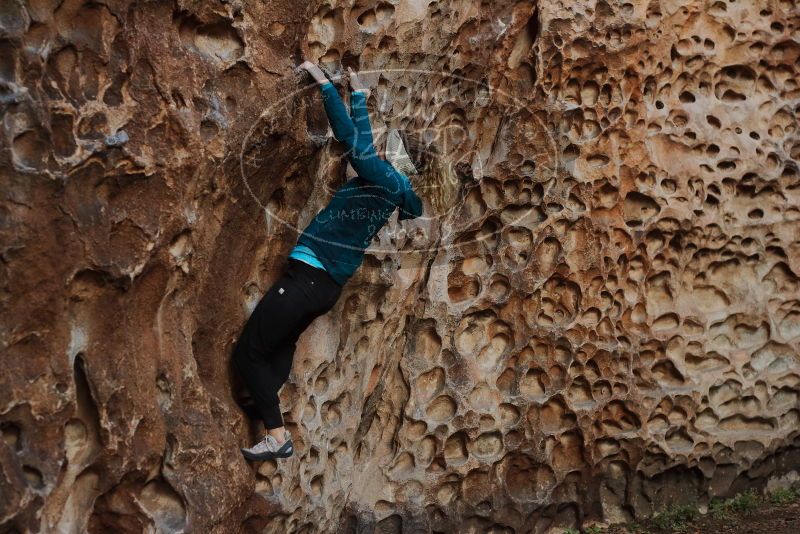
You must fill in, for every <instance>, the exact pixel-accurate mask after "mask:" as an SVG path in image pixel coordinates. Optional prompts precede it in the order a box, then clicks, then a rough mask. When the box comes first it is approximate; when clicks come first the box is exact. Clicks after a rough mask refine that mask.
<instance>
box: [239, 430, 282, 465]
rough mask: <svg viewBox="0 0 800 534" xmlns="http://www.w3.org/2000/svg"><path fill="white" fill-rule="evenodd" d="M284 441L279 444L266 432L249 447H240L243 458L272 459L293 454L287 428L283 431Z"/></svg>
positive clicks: (252, 459) (254, 459)
mask: <svg viewBox="0 0 800 534" xmlns="http://www.w3.org/2000/svg"><path fill="white" fill-rule="evenodd" d="M283 432H284V434H283V436H284V439H285V440H286V441H284V442H283V443H281V444H280V445H279V444H278V442H277V441H276V440H275V438H273V437H272V436H270V435H269V434H267V435H266V436H264V439H262V440H261V441H259V442H258V443H256V444H255V445H253V446H252V447H250V448H249V449H241V451H242V454H243V455H244V457H245V458H247V459H248V460H251V461H262V460H273V459H275V458H288V457H289V456H291V455H292V454H294V445H293V444H292V436H291V434H289V431H288V430H284V431H283Z"/></svg>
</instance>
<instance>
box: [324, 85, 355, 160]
mask: <svg viewBox="0 0 800 534" xmlns="http://www.w3.org/2000/svg"><path fill="white" fill-rule="evenodd" d="M320 89H321V91H322V105H323V107H324V108H325V113H326V114H327V115H328V122H329V123H330V125H331V129H332V130H333V136H334V137H335V138H336V140H337V141H339V142H340V143H343V144H344V145H345V147H347V150H353V149H354V148H355V146H356V127H355V125H354V124H353V121H352V120H350V115H348V114H347V110H346V109H345V107H344V103H343V102H342V98H341V97H340V96H339V91H337V90H336V87H334V86H333V84H332V83H331V82H325V83H323V84H322V85H321V86H320Z"/></svg>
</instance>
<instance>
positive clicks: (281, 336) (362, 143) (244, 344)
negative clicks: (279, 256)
mask: <svg viewBox="0 0 800 534" xmlns="http://www.w3.org/2000/svg"><path fill="white" fill-rule="evenodd" d="M299 68H300V69H301V70H304V71H306V72H308V73H309V74H310V75H311V76H312V77H313V78H314V80H315V82H316V83H317V84H319V87H320V90H321V92H322V102H323V106H324V108H325V112H326V113H327V115H328V121H329V122H330V125H331V128H332V130H333V135H334V137H335V138H336V139H337V140H338V141H339V142H341V143H343V144H344V146H345V148H346V150H347V158H348V161H349V163H350V165H351V167H352V168H353V169H354V170H355V172H356V174H357V176H355V177H353V178H352V179H350V180H347V181H346V182H345V183H344V185H342V186H341V187H340V188H339V189H338V190H337V191H336V192H335V193H334V194H333V197H332V198H331V199H330V201H329V202H328V204H327V206H325V207H324V208H323V209H322V210H321V211H320V212H319V213H317V215H316V217H314V219H313V220H312V221H311V222H310V223H309V224H308V226H307V227H306V228H305V230H303V233H302V234H301V235H300V237H299V238H298V240H297V244H296V246H295V247H294V248H293V249H292V251H291V252H290V254H289V257H288V259H287V264H286V266H285V269H284V272H283V274H282V275H281V277H280V278H278V279H277V281H276V282H275V283H273V284H272V286H271V287H270V288H269V290H267V292H266V293H265V294H264V296H263V297H262V299H261V301H260V302H259V303H258V305H257V306H256V308H255V310H254V311H253V313H252V314H251V316H250V318H249V319H248V320H247V323H246V325H245V327H244V329H243V331H242V333H241V335H240V337H239V339H238V341H237V343H236V347H235V349H234V352H233V361H234V364H235V366H236V368H237V370H238V372H239V374H240V375H241V376H242V378H243V380H244V382H245V384H246V385H247V388H248V390H249V391H250V394H251V395H252V397H253V401H254V404H255V407H256V409H257V411H258V414H259V416H260V418H261V420H262V421H263V423H264V427H265V429H266V433H265V435H264V438H263V439H262V440H260V441H259V442H258V443H256V444H255V445H253V446H252V447H250V448H248V449H245V448H243V449H241V451H242V454H243V455H244V456H245V458H247V459H248V460H267V459H271V458H287V457H289V456H291V455H292V453H293V452H294V451H293V445H292V440H291V435H290V434H289V432H288V430H286V429H285V428H284V423H283V417H282V415H281V410H280V407H279V399H278V391H279V390H280V388H281V386H282V385H283V383H284V382H285V381H286V380H287V378H288V377H289V372H290V370H291V367H292V358H293V354H294V350H295V343H296V341H297V339H298V337H299V336H300V334H301V333H302V332H303V331H304V330H305V329H306V327H308V325H309V324H311V322H312V321H313V320H314V319H315V318H317V317H318V316H320V315H323V314H325V313H326V312H327V311H328V310H330V309H331V308H332V307H333V305H334V304H335V303H336V301H337V299H338V298H339V295H340V293H341V291H342V286H343V285H344V284H345V282H346V281H347V279H348V278H349V277H350V276H352V274H353V272H354V271H355V270H356V269H357V268H358V266H359V265H360V264H361V261H362V259H363V256H364V250H365V249H366V248H367V247H368V246H369V244H370V241H371V240H372V238H373V237H374V236H375V235H376V234H377V233H378V231H379V230H380V229H381V228H382V227H383V226H384V224H385V223H386V221H387V220H388V219H389V217H390V216H391V214H392V213H393V212H394V210H395V208H398V207H399V208H400V212H399V213H398V219H399V220H403V219H412V218H416V217H419V216H420V215H422V202H421V201H420V198H419V197H418V196H417V194H416V193H415V192H414V190H413V189H412V186H411V181H410V179H409V176H412V177H414V176H417V175H421V174H422V173H424V172H425V171H426V169H427V168H428V166H430V165H431V163H432V162H431V161H430V157H429V155H428V153H427V152H426V151H425V150H424V149H423V148H422V147H423V145H422V143H420V142H419V141H418V139H416V138H415V137H414V136H413V135H410V134H406V133H404V132H398V131H397V130H393V131H391V132H390V133H389V135H388V136H387V143H386V148H385V150H384V151H383V154H384V155H385V157H387V158H388V159H389V162H387V161H385V160H384V159H382V158H381V157H379V156H378V154H377V152H376V149H375V146H374V145H373V138H372V130H371V127H370V122H369V115H368V113H367V105H366V102H367V98H368V97H369V94H370V91H369V90H368V89H367V88H366V87H365V86H364V84H363V83H362V82H361V80H360V79H359V78H358V75H357V74H356V73H355V72H353V71H352V69H348V70H349V73H350V85H351V87H352V94H351V97H350V106H351V115H352V117H351V116H348V114H347V110H346V108H345V106H344V104H343V103H342V100H341V98H340V97H339V93H338V91H337V89H336V88H335V87H334V85H333V84H332V83H331V81H330V80H329V79H328V78H327V77H326V76H325V74H324V73H323V71H322V70H321V69H320V68H319V67H317V66H316V65H315V64H313V63H311V62H309V61H305V62H304V63H303V64H302V65H300V67H299ZM403 139H406V140H407V141H408V146H409V147H411V154H409V153H408V152H407V151H406V148H405V144H404V143H403ZM400 171H402V172H400ZM407 175H408V176H407Z"/></svg>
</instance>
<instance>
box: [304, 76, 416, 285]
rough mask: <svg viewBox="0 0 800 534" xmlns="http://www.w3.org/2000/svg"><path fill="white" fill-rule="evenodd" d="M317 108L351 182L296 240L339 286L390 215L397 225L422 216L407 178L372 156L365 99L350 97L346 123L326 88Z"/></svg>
mask: <svg viewBox="0 0 800 534" xmlns="http://www.w3.org/2000/svg"><path fill="white" fill-rule="evenodd" d="M321 90H322V103H323V106H324V107H325V112H326V113H327V114H328V121H329V122H330V125H331V129H332V130H333V136H334V137H335V138H336V140H337V141H340V142H341V143H343V144H344V146H345V149H346V150H347V158H348V160H349V161H350V165H352V167H353V169H354V170H355V171H356V174H357V176H356V177H354V178H352V179H350V180H348V181H347V182H345V183H344V184H343V185H342V186H341V187H340V188H339V189H338V190H337V191H336V192H335V193H334V194H333V197H332V198H331V200H330V201H329V202H328V205H327V206H325V207H324V208H323V209H322V210H320V212H319V213H317V215H316V216H315V217H314V219H313V220H312V221H311V222H310V223H309V224H308V226H306V228H305V229H304V230H303V233H302V234H301V235H300V237H299V238H298V239H297V245H301V246H305V247H308V248H309V249H311V251H313V253H314V255H315V256H316V258H317V259H318V260H319V261H320V263H322V266H323V267H324V268H325V270H326V271H327V272H328V274H330V275H331V277H332V278H333V279H334V280H335V281H336V282H337V283H338V284H339V285H344V284H345V282H347V279H348V278H350V277H351V276H352V275H353V273H354V272H355V270H356V269H357V268H358V266H359V265H361V262H362V260H363V259H364V250H366V248H367V247H369V245H370V242H371V241H372V239H373V238H374V237H375V235H376V234H377V233H378V232H379V231H380V229H381V228H383V226H384V225H385V224H386V221H387V220H388V219H389V217H391V215H392V213H393V212H394V210H395V209H397V208H400V212H399V213H398V219H399V220H404V219H413V218H415V217H419V216H420V215H422V202H421V201H420V198H419V197H418V196H417V194H416V193H414V191H413V189H412V188H411V182H410V181H409V179H408V177H407V176H405V175H404V174H402V173H401V172H399V171H398V170H397V169H395V168H394V167H393V166H392V165H390V164H389V163H388V162H386V161H384V160H383V159H381V158H380V157H379V156H378V154H377V152H376V151H375V146H374V141H373V138H372V128H371V126H370V122H369V114H368V113H367V101H366V96H365V95H364V93H362V92H361V91H353V93H352V97H351V99H350V108H351V113H352V117H351V116H349V115H348V114H347V109H346V108H345V106H344V103H343V102H342V99H341V97H340V96H339V92H338V91H337V90H336V88H335V87H334V86H333V84H332V83H330V82H328V83H324V84H322V86H321Z"/></svg>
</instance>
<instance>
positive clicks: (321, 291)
mask: <svg viewBox="0 0 800 534" xmlns="http://www.w3.org/2000/svg"><path fill="white" fill-rule="evenodd" d="M341 292H342V286H340V285H339V284H337V283H336V281H335V280H334V279H333V278H331V276H330V275H329V274H328V273H327V271H325V270H323V269H318V268H316V267H313V266H311V265H308V264H307V263H303V262H302V261H299V260H296V259H294V258H288V264H287V266H286V269H285V271H284V273H283V275H282V276H281V277H280V278H278V280H276V281H275V283H274V284H272V287H270V288H269V290H268V291H267V292H266V293H265V294H264V296H263V297H262V298H261V301H260V302H259V303H258V305H257V306H256V309H255V310H253V313H252V315H250V318H249V319H248V320H247V324H246V325H245V327H244V330H243V331H242V334H241V336H239V340H238V341H237V342H236V347H235V348H234V351H233V361H234V364H235V365H236V368H237V370H238V371H239V374H240V375H241V377H242V378H243V379H244V383H245V384H246V385H247V389H249V390H250V394H251V395H252V397H253V401H254V402H255V404H256V407H257V408H258V412H259V413H260V414H261V419H262V420H263V421H264V426H265V427H266V428H268V429H271V428H278V427H281V426H283V417H281V409H280V406H279V400H278V391H279V390H280V388H281V386H282V385H283V383H284V382H286V379H287V378H289V372H290V371H291V369H292V357H293V356H294V349H295V343H296V342H297V338H298V337H300V334H302V333H303V331H304V330H305V329H306V328H307V327H308V325H309V324H311V322H312V321H313V320H314V319H316V318H317V317H319V316H320V315H323V314H324V313H325V312H327V311H328V310H330V309H331V308H332V307H333V305H334V304H335V303H336V300H337V299H338V298H339V295H340V294H341Z"/></svg>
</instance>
